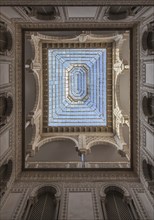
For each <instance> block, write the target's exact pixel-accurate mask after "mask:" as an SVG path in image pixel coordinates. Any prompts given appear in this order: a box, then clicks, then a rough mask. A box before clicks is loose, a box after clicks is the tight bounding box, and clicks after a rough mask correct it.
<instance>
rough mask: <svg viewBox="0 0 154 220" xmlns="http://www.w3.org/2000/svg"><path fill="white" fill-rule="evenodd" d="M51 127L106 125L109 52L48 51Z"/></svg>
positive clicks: (82, 50) (49, 121)
mask: <svg viewBox="0 0 154 220" xmlns="http://www.w3.org/2000/svg"><path fill="white" fill-rule="evenodd" d="M48 74H49V114H48V125H49V126H52V127H54V126H106V49H99V48H98V49H49V50H48Z"/></svg>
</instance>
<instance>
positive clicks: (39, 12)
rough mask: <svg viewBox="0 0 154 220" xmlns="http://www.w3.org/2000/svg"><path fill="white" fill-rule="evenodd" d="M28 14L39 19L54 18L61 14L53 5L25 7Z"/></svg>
mask: <svg viewBox="0 0 154 220" xmlns="http://www.w3.org/2000/svg"><path fill="white" fill-rule="evenodd" d="M24 10H25V12H26V14H27V15H29V16H30V17H34V18H36V19H38V20H45V21H47V20H54V19H56V17H57V16H58V15H59V12H58V9H57V8H56V7H53V6H31V7H24Z"/></svg>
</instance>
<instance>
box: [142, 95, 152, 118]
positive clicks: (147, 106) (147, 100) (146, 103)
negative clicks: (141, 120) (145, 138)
mask: <svg viewBox="0 0 154 220" xmlns="http://www.w3.org/2000/svg"><path fill="white" fill-rule="evenodd" d="M142 110H143V113H144V115H145V116H147V117H151V116H154V95H149V96H144V97H143V99H142Z"/></svg>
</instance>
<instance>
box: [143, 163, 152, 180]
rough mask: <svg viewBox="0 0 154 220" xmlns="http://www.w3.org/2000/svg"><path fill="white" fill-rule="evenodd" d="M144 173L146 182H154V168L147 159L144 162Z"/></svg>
mask: <svg viewBox="0 0 154 220" xmlns="http://www.w3.org/2000/svg"><path fill="white" fill-rule="evenodd" d="M142 171H143V176H144V178H145V180H146V181H154V166H153V165H152V164H151V163H149V162H148V161H147V160H146V159H143V160H142Z"/></svg>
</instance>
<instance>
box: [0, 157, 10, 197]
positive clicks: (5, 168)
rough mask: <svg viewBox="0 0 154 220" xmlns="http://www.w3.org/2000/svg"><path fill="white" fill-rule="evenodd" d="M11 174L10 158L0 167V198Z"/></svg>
mask: <svg viewBox="0 0 154 220" xmlns="http://www.w3.org/2000/svg"><path fill="white" fill-rule="evenodd" d="M11 174H12V160H9V161H8V163H6V164H3V165H2V166H1V167H0V198H1V197H2V196H3V195H4V193H5V191H6V189H7V183H8V181H9V180H10V177H11Z"/></svg>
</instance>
